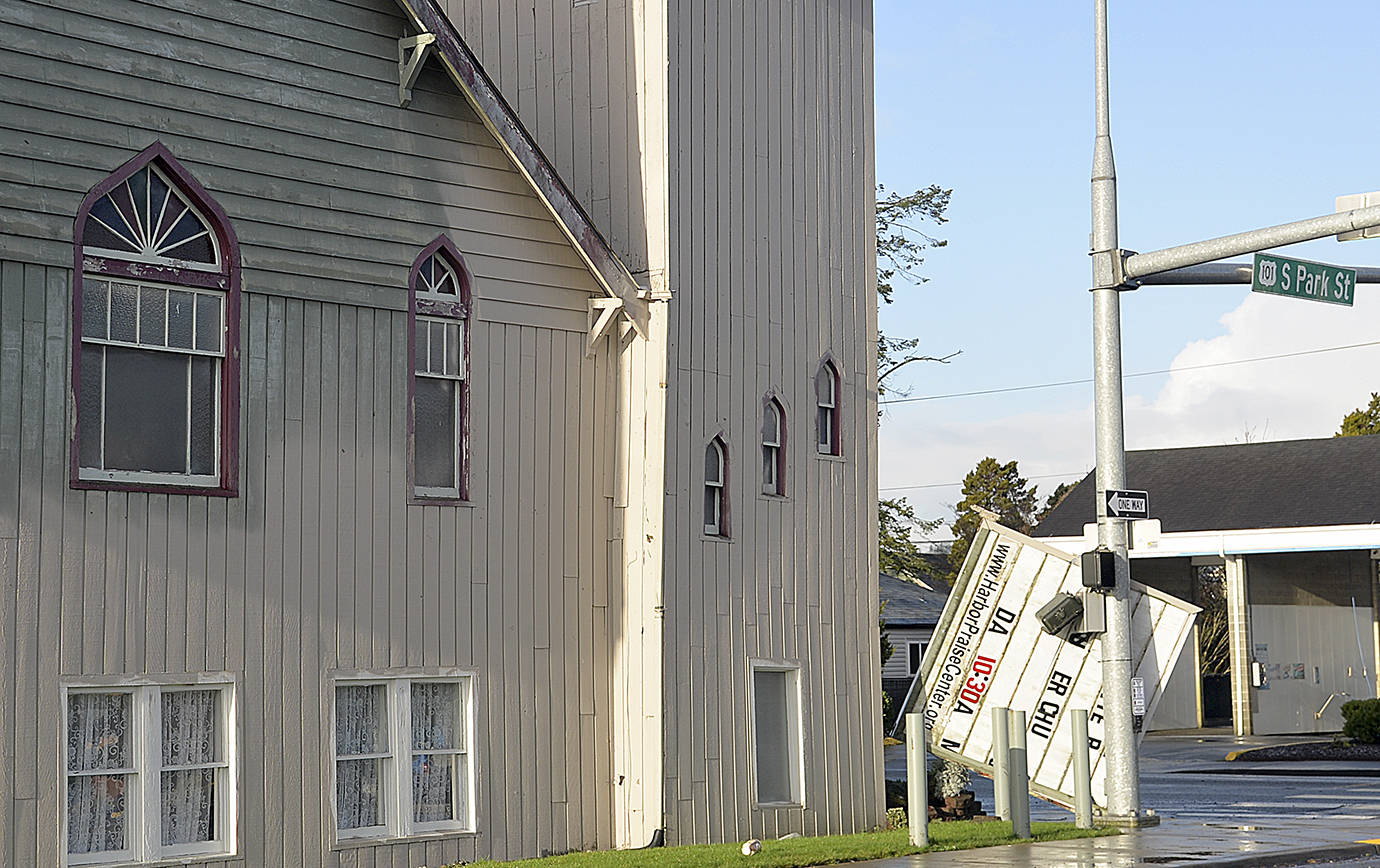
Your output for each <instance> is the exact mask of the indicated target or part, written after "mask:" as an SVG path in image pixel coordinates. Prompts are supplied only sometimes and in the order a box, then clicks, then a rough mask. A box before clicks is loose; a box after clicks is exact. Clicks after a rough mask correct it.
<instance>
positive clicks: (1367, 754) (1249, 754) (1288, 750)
mask: <svg viewBox="0 0 1380 868" xmlns="http://www.w3.org/2000/svg"><path fill="white" fill-rule="evenodd" d="M1227 759H1228V760H1235V761H1236V762H1280V761H1283V760H1314V761H1319V760H1320V761H1326V762H1346V761H1347V760H1362V761H1380V744H1347V743H1345V742H1334V741H1302V742H1298V743H1296V744H1281V745H1275V746H1273V747H1257V748H1252V749H1250V750H1241V751H1235V752H1233V753H1232V754H1230V755H1229V756H1228V757H1227Z"/></svg>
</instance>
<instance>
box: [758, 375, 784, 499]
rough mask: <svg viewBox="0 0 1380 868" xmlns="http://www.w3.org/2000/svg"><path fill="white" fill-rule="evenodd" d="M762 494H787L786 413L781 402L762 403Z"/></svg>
mask: <svg viewBox="0 0 1380 868" xmlns="http://www.w3.org/2000/svg"><path fill="white" fill-rule="evenodd" d="M762 493H763V494H771V495H776V496H778V497H779V496H783V495H785V493H786V413H785V411H783V410H782V409H781V402H779V401H777V400H776V399H775V398H770V397H769V398H767V399H766V400H765V401H763V402H762Z"/></svg>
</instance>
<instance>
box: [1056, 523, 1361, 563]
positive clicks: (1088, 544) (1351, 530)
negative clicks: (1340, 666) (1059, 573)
mask: <svg viewBox="0 0 1380 868" xmlns="http://www.w3.org/2000/svg"><path fill="white" fill-rule="evenodd" d="M1131 525H1132V527H1131V535H1132V537H1133V538H1135V539H1134V543H1135V545H1134V547H1133V548H1132V549H1131V550H1130V552H1129V554H1130V556H1131V558H1132V560H1135V559H1139V558H1180V557H1192V556H1201V555H1219V556H1224V555H1244V554H1267V553H1272V552H1313V551H1345V550H1355V549H1371V550H1380V524H1343V525H1332V526H1327V527H1269V528H1250V529H1245V530H1194V531H1177V532H1174V533H1161V532H1160V531H1159V521H1157V520H1155V519H1151V520H1150V521H1148V522H1140V521H1137V522H1132V523H1131ZM1137 537H1138V538H1137ZM1041 542H1044V543H1046V544H1048V545H1051V546H1054V547H1055V548H1057V549H1059V550H1061V551H1065V552H1068V553H1070V554H1082V553H1083V552H1086V551H1091V550H1092V549H1094V548H1096V547H1097V525H1096V524H1086V525H1084V526H1083V535H1082V536H1063V537H1045V538H1043V539H1041Z"/></svg>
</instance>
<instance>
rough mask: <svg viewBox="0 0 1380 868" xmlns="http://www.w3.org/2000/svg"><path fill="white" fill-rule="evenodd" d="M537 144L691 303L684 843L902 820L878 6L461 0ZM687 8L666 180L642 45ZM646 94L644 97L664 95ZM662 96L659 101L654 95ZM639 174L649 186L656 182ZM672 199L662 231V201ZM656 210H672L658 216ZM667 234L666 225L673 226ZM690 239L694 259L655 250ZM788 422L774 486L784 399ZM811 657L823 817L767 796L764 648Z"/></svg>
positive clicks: (677, 32) (683, 472) (668, 770)
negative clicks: (875, 44)
mask: <svg viewBox="0 0 1380 868" xmlns="http://www.w3.org/2000/svg"><path fill="white" fill-rule="evenodd" d="M444 5H445V6H446V7H447V8H448V9H449V11H450V14H451V17H452V20H453V21H454V22H455V23H456V25H457V27H459V28H460V29H461V31H462V32H463V33H464V35H465V37H466V39H467V41H468V42H469V44H470V45H471V46H472V47H473V48H474V49H475V52H476V54H477V55H478V56H479V58H480V60H481V62H482V63H483V64H484V66H485V68H486V70H488V72H489V73H490V75H491V76H492V77H493V78H494V80H495V81H496V82H498V84H499V86H500V88H502V89H503V91H504V93H505V94H507V95H508V98H509V100H510V102H512V103H513V105H514V107H515V108H516V109H517V111H518V113H519V114H520V115H521V116H522V119H523V121H524V123H525V124H527V126H528V127H529V129H531V130H532V131H533V134H534V136H535V138H536V140H537V142H538V144H539V145H540V146H541V147H542V148H543V150H544V151H545V152H546V153H547V154H548V155H550V156H551V157H552V159H553V161H554V162H555V164H556V166H557V168H558V169H559V170H560V171H561V172H562V174H563V176H564V177H565V178H566V180H567V181H568V182H569V183H570V184H571V186H572V189H573V190H574V191H575V193H576V195H577V197H579V198H580V199H581V201H582V202H584V203H585V204H586V206H587V207H589V208H590V211H591V214H592V215H593V217H594V219H595V222H596V223H597V224H598V225H599V226H600V227H601V229H603V230H604V231H605V233H606V234H607V235H608V237H609V238H610V240H611V241H612V243H613V245H614V247H615V249H616V250H617V251H618V253H619V255H620V256H622V257H623V258H624V260H625V261H626V262H627V263H628V264H629V266H630V267H631V268H633V270H634V271H636V270H639V269H641V268H650V269H652V270H654V271H655V270H656V269H658V268H662V267H665V268H667V269H668V274H669V281H668V282H669V287H670V289H671V291H672V292H673V293H674V294H675V298H674V300H673V301H672V302H671V305H670V358H669V360H668V375H667V385H668V394H669V407H668V413H667V425H666V430H667V432H668V433H667V452H666V458H667V479H666V486H667V500H666V517H665V525H666V538H665V547H666V549H665V565H666V575H665V589H664V593H665V599H664V605H665V649H666V650H665V661H666V662H665V671H664V677H663V683H664V685H665V689H666V697H665V712H664V713H665V718H666V722H665V729H664V739H663V741H664V745H665V753H666V755H665V757H664V760H665V770H664V774H665V776H666V784H665V786H666V790H665V794H664V797H663V802H664V811H665V814H666V825H667V828H668V837H669V840H671V841H672V842H689V841H701V840H711V839H712V840H728V839H741V838H744V837H747V836H749V835H750V834H756V835H762V834H766V835H775V834H782V833H785V832H787V831H799V832H806V833H824V832H840V831H852V830H856V829H864V828H869V827H871V826H872V825H873V824H875V823H876V822H878V821H879V819H880V817H881V815H882V813H883V802H882V770H881V754H880V743H881V741H880V740H881V732H880V723H879V718H880V704H881V699H880V676H879V669H880V654H879V650H878V637H877V617H876V614H877V605H878V600H877V587H876V582H877V580H876V574H877V564H876V490H875V486H876V482H875V479H876V461H877V457H876V455H877V453H876V441H875V418H876V417H875V411H876V404H875V367H874V358H875V335H876V292H875V270H874V263H875V247H874V245H875V239H874V233H873V229H874V213H873V202H874V192H873V191H874V171H873V117H872V4H871V3H870V2H868V0H782V2H771V3H753V2H745V0H734V2H722V3H720V2H705V0H689V2H681V3H669V4H667V3H657V2H654V0H646V2H644V0H599V2H593V3H589V4H580V5H578V6H575V5H573V4H571V3H569V2H565V0H535V2H534V0H445V3H444ZM662 7H664V8H665V9H666V10H668V11H667V12H665V13H664V14H665V15H666V16H667V18H668V20H667V22H666V39H667V43H668V44H667V46H665V47H664V49H665V50H666V51H667V52H668V53H669V67H668V78H667V80H666V82H665V83H664V87H665V89H666V100H667V102H666V104H667V111H668V113H669V119H668V120H669V148H668V160H669V164H668V167H667V171H666V173H665V183H666V184H667V185H668V187H667V189H666V190H664V191H662V190H658V189H655V185H656V184H658V183H662V179H661V178H659V177H656V176H647V177H644V173H645V161H644V160H641V159H639V155H638V154H636V153H635V150H634V147H633V145H632V144H630V143H635V142H636V141H637V138H638V134H639V133H641V132H643V127H645V126H646V125H647V124H648V123H650V120H649V119H646V118H639V117H638V116H637V115H636V113H635V112H633V111H631V109H630V106H631V105H632V104H633V103H634V102H635V95H636V93H637V91H638V88H643V89H654V88H655V87H657V86H658V85H657V83H656V82H655V81H653V80H651V79H650V78H648V77H646V74H645V71H644V70H641V69H640V68H639V67H638V66H637V65H636V63H635V60H636V58H638V57H643V56H652V57H655V56H656V50H655V49H654V48H651V47H648V46H645V45H640V44H639V43H638V40H639V39H644V38H646V34H647V33H648V32H652V31H653V30H654V29H653V28H650V27H648V26H647V25H646V24H645V22H646V21H649V20H652V19H654V18H655V17H656V15H657V14H659V13H658V12H657V10H658V9H660V8H662ZM647 98H648V97H647V95H646V94H644V95H643V99H644V100H645V99H647ZM651 101H652V102H653V103H655V100H654V99H653V100H651ZM639 189H641V191H642V192H641V194H640V196H639V193H638V191H639ZM658 197H664V198H665V199H666V200H667V201H668V203H669V209H670V221H669V223H670V225H669V238H668V239H667V240H666V243H665V244H664V245H659V244H658V243H657V240H656V239H655V238H654V237H650V236H651V233H653V232H654V231H655V226H651V225H650V224H651V223H652V220H651V215H648V219H647V226H642V227H640V226H639V225H638V224H637V216H638V214H639V211H638V209H639V208H640V207H642V204H643V203H645V202H656V201H657V200H658ZM649 210H651V211H654V210H655V209H654V208H649ZM649 227H650V228H649ZM658 249H669V251H670V254H669V260H668V261H667V262H664V263H663V262H658V261H656V260H655V256H654V255H653V256H652V257H651V258H650V259H649V258H648V256H647V253H648V251H651V252H652V253H653V254H654V253H655V251H657V250H658ZM826 352H828V353H830V354H831V355H832V356H833V358H834V359H835V362H836V364H837V366H838V368H839V371H840V373H841V374H842V377H843V380H844V383H843V402H844V403H843V408H844V425H843V438H844V447H843V452H844V455H843V457H842V459H831V458H821V457H819V456H817V455H816V453H815V448H814V440H813V438H814V397H813V391H812V377H813V375H814V372H815V369H816V366H817V364H818V362H819V360H820V358H821V356H822V355H823V354H824V353H826ZM768 389H774V390H776V391H777V394H778V396H779V397H780V399H781V401H782V403H783V405H784V406H785V409H786V414H787V423H788V426H789V428H788V438H789V446H788V449H789V454H788V463H789V466H788V470H787V477H786V484H787V487H788V492H789V495H788V498H787V499H786V500H784V501H782V500H773V499H770V498H764V497H762V496H760V495H759V494H758V491H759V488H760V486H759V485H758V482H757V480H758V478H759V477H758V474H759V473H760V470H759V467H760V460H761V459H760V453H759V451H758V450H759V441H758V430H759V426H760V418H761V416H760V414H761V410H760V406H761V403H760V402H761V398H762V395H763V393H765V392H766V391H767V390H768ZM719 432H722V433H723V434H724V435H725V440H726V442H727V443H728V446H729V450H730V498H731V505H730V509H731V524H732V527H733V534H732V539H731V540H729V541H719V540H709V539H706V538H705V537H704V536H703V535H702V533H701V529H702V527H703V524H702V521H701V517H702V513H701V509H702V487H701V486H702V483H703V478H702V474H703V462H704V457H703V456H704V446H705V443H706V442H707V441H708V440H709V438H710V437H712V436H714V435H715V434H716V433H719ZM756 657H770V658H777V659H784V660H791V661H795V662H798V663H799V664H801V665H802V667H804V670H805V672H806V677H805V678H804V680H803V687H804V709H805V718H806V721H805V736H806V751H807V757H806V775H805V787H806V807H805V808H804V809H795V810H783V809H770V810H766V811H763V810H759V809H757V808H756V807H755V806H754V805H753V804H752V793H751V789H750V782H749V769H750V763H751V757H750V754H749V749H750V748H749V743H750V732H749V730H748V717H747V715H746V714H745V710H746V709H747V708H748V707H749V705H750V702H751V686H750V683H749V680H748V679H749V671H748V665H749V664H748V661H749V659H750V658H756Z"/></svg>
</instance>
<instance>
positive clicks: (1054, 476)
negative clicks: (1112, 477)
mask: <svg viewBox="0 0 1380 868" xmlns="http://www.w3.org/2000/svg"><path fill="white" fill-rule="evenodd" d="M1087 475H1088V471H1086V470H1075V471H1073V472H1071V473H1046V474H1044V475H1043V476H1027V477H1024V478H1025V479H1026V480H1031V479H1060V478H1065V477H1069V476H1077V477H1080V478H1081V477H1084V476H1087ZM962 484H963V483H962V482H930V483H927V484H925V485H891V486H887V487H886V488H878V489H877V490H878V491H914V490H916V489H919V488H953V487H954V486H956V485H962Z"/></svg>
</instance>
